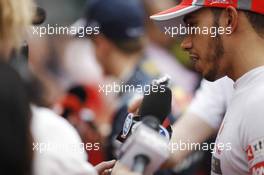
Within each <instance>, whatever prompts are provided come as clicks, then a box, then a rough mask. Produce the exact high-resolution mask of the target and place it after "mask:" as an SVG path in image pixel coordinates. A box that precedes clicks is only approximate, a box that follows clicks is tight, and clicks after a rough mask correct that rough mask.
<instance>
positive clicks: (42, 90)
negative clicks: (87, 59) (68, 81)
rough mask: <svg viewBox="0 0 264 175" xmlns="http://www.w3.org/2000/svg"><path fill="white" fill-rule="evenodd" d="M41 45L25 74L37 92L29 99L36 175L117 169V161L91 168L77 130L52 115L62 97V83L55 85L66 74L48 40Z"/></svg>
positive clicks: (99, 171)
mask: <svg viewBox="0 0 264 175" xmlns="http://www.w3.org/2000/svg"><path fill="white" fill-rule="evenodd" d="M31 39H32V38H31ZM52 41H53V40H52ZM41 42H42V47H41V49H33V50H32V49H30V54H29V67H30V69H28V70H25V71H23V72H26V71H28V74H27V75H29V77H28V78H29V79H30V80H29V81H28V87H29V89H30V90H32V91H33V92H34V93H31V96H30V98H31V101H32V103H33V104H32V113H33V119H32V126H31V127H32V134H33V137H34V143H33V151H34V169H33V170H34V174H40V175H41V174H43V175H47V174H58V175H59V174H65V173H67V174H69V175H74V174H91V175H92V174H99V175H103V174H104V173H106V172H107V171H108V169H111V168H112V167H113V166H114V163H115V161H109V162H102V163H100V164H98V165H97V166H96V167H93V166H91V164H89V162H88V161H87V154H86V148H87V147H86V144H84V143H83V142H82V140H81V138H80V136H79V134H78V133H77V131H76V129H75V128H74V127H73V126H72V125H70V123H68V122H67V121H66V120H65V119H64V118H63V117H61V116H59V115H57V114H56V113H55V112H53V111H52V107H53V105H54V104H55V103H56V101H57V100H58V99H59V98H60V97H61V95H59V94H63V89H62V88H61V86H59V84H60V83H58V82H56V80H57V78H58V75H60V74H61V73H62V74H63V71H62V72H61V71H60V69H58V68H59V67H60V63H62V62H61V61H59V60H58V59H59V58H58V57H57V55H56V52H54V50H50V48H47V45H46V44H47V43H48V44H49V45H51V43H49V42H47V40H43V41H41ZM46 42H47V43H46ZM33 43H34V41H29V48H31V45H32V44H33ZM52 44H54V43H52ZM32 48H36V47H32ZM52 48H53V47H52ZM34 52H38V56H39V57H40V58H42V59H40V58H39V57H36V55H35V54H34ZM52 59H53V60H52ZM61 59H62V58H61ZM40 60H41V61H40ZM39 61H40V62H39ZM49 61H51V62H52V64H50V62H49ZM26 69H27V68H26ZM56 73H57V74H56ZM63 76H66V75H63ZM51 92H52V93H51ZM52 94H56V96H55V97H54V96H52ZM41 145H42V146H41ZM105 171H106V172H105Z"/></svg>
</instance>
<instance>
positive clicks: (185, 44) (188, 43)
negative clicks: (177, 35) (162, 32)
mask: <svg viewBox="0 0 264 175" xmlns="http://www.w3.org/2000/svg"><path fill="white" fill-rule="evenodd" d="M181 48H182V49H183V50H185V51H188V50H190V49H191V48H192V39H191V36H185V37H184V39H183V41H182V43H181Z"/></svg>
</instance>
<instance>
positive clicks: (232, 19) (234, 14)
mask: <svg viewBox="0 0 264 175" xmlns="http://www.w3.org/2000/svg"><path fill="white" fill-rule="evenodd" d="M224 26H225V27H226V28H227V29H228V30H229V31H230V34H232V33H234V32H235V31H236V30H237V27H238V11H237V9H235V8H234V7H233V6H229V7H227V8H226V9H225V20H224Z"/></svg>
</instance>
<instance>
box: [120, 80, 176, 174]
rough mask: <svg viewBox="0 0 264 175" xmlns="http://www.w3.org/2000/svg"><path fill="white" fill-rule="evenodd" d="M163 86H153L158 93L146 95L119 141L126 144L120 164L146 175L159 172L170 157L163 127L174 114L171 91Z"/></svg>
mask: <svg viewBox="0 0 264 175" xmlns="http://www.w3.org/2000/svg"><path fill="white" fill-rule="evenodd" d="M166 81H167V80H166ZM156 82H158V81H156ZM162 83H164V81H160V82H158V83H156V84H152V85H153V86H154V85H156V86H158V91H157V92H152V93H150V95H145V96H144V99H143V101H142V104H141V106H140V108H139V113H138V115H137V116H136V117H135V120H134V118H133V115H132V114H129V115H128V117H127V120H126V122H125V124H124V128H123V131H122V133H121V134H120V135H119V139H120V138H123V141H125V143H124V144H123V145H122V147H121V150H120V162H121V163H123V164H124V165H126V166H127V167H129V168H130V169H132V170H133V171H134V172H138V173H142V174H143V173H144V174H146V175H149V174H152V173H154V172H155V171H157V170H158V169H159V167H160V165H161V164H162V163H163V162H165V161H166V160H167V159H168V157H169V149H168V147H167V146H168V142H169V136H168V131H166V129H165V128H162V126H160V124H161V123H162V122H163V121H164V120H165V118H166V117H167V116H168V115H169V114H170V112H171V90H170V89H169V88H168V87H167V86H166V84H162ZM140 121H143V122H140ZM166 132H167V133H166ZM164 136H165V137H164ZM121 141H122V140H121Z"/></svg>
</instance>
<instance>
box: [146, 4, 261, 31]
mask: <svg viewBox="0 0 264 175" xmlns="http://www.w3.org/2000/svg"><path fill="white" fill-rule="evenodd" d="M229 6H233V7H235V8H236V9H238V10H247V11H251V12H255V13H259V14H262V15H264V0H182V2H181V3H180V4H179V5H177V6H175V7H173V8H170V9H168V10H165V11H162V12H160V13H158V14H155V15H152V16H151V17H150V18H151V19H152V20H154V21H155V22H156V23H157V25H158V26H159V27H161V30H164V26H172V25H173V27H179V25H180V24H184V23H183V17H184V16H185V15H187V14H189V13H192V12H194V11H196V10H199V9H201V8H203V7H209V8H210V7H211V8H212V7H216V8H226V7H229Z"/></svg>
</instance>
